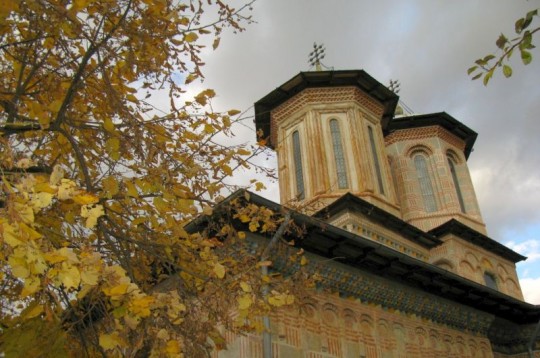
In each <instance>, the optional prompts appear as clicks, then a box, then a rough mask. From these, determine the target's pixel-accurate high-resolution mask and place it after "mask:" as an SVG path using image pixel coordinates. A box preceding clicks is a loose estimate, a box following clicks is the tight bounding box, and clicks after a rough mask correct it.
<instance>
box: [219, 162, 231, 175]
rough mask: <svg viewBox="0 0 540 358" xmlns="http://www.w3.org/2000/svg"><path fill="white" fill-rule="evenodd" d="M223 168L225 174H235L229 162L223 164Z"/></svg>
mask: <svg viewBox="0 0 540 358" xmlns="http://www.w3.org/2000/svg"><path fill="white" fill-rule="evenodd" d="M221 170H223V172H224V173H225V174H227V175H228V176H232V175H233V172H232V169H231V167H230V166H228V165H227V164H223V165H222V166H221Z"/></svg>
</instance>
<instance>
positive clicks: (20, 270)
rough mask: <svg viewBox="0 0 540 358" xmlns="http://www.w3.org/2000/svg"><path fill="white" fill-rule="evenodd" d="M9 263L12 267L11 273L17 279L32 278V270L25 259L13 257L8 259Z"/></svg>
mask: <svg viewBox="0 0 540 358" xmlns="http://www.w3.org/2000/svg"><path fill="white" fill-rule="evenodd" d="M8 263H9V265H10V266H11V273H12V274H13V275H14V276H15V277H18V278H23V279H25V278H27V277H28V276H30V269H29V268H28V265H27V262H26V259H25V258H24V257H18V256H14V255H11V256H10V257H9V259H8Z"/></svg>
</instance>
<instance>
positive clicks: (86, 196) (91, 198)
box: [73, 192, 99, 205]
mask: <svg viewBox="0 0 540 358" xmlns="http://www.w3.org/2000/svg"><path fill="white" fill-rule="evenodd" d="M73 201H74V202H76V203H77V204H79V205H88V204H95V203H97V202H98V201H99V197H97V196H96V195H94V194H92V193H86V192H84V193H81V194H78V195H75V196H74V197H73Z"/></svg>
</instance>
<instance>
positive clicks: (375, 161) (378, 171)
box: [368, 126, 384, 195]
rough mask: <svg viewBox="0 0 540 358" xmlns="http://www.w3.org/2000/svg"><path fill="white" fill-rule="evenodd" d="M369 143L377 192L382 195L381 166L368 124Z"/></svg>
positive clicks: (371, 130) (373, 137)
mask: <svg viewBox="0 0 540 358" xmlns="http://www.w3.org/2000/svg"><path fill="white" fill-rule="evenodd" d="M368 132H369V143H370V144H371V154H372V155H373V164H375V173H376V174H377V183H378V184H379V192H380V193H381V194H383V195H384V186H383V180H382V174H381V166H380V164H379V156H378V155H377V146H376V145H375V136H374V135H373V129H372V128H371V127H370V126H368Z"/></svg>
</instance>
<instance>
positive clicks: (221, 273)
mask: <svg viewBox="0 0 540 358" xmlns="http://www.w3.org/2000/svg"><path fill="white" fill-rule="evenodd" d="M213 271H214V273H215V274H216V276H217V277H218V278H223V277H225V267H224V266H223V265H222V264H220V263H219V262H218V263H216V264H215V265H214V269H213Z"/></svg>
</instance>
